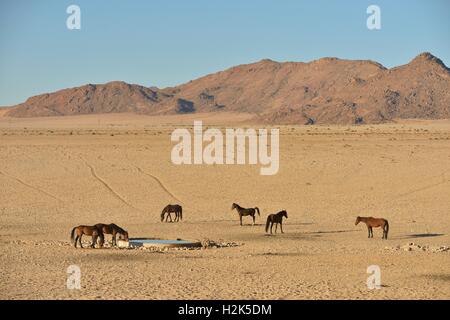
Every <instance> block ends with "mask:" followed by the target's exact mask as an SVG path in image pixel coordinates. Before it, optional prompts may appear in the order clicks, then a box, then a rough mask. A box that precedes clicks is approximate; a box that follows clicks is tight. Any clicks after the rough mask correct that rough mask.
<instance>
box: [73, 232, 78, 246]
mask: <svg viewBox="0 0 450 320" xmlns="http://www.w3.org/2000/svg"><path fill="white" fill-rule="evenodd" d="M77 242H78V235H77V236H76V237H75V243H74V246H75V248H76V247H77Z"/></svg>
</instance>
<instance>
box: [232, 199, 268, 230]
mask: <svg viewBox="0 0 450 320" xmlns="http://www.w3.org/2000/svg"><path fill="white" fill-rule="evenodd" d="M234 209H236V211H237V213H238V214H239V220H240V221H241V226H242V217H244V216H252V218H253V225H255V213H256V212H258V216H260V215H261V214H260V213H259V209H258V207H254V208H242V207H241V206H240V205H238V204H237V203H233V205H232V206H231V210H234Z"/></svg>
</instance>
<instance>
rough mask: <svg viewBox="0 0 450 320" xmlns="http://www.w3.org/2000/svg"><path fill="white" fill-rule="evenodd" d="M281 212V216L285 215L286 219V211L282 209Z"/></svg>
mask: <svg viewBox="0 0 450 320" xmlns="http://www.w3.org/2000/svg"><path fill="white" fill-rule="evenodd" d="M281 213H282V214H283V216H285V217H286V219H287V217H288V216H287V211H286V210H283V211H281Z"/></svg>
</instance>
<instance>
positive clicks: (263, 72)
mask: <svg viewBox="0 0 450 320" xmlns="http://www.w3.org/2000/svg"><path fill="white" fill-rule="evenodd" d="M221 111H232V112H246V113H252V114H254V118H255V120H259V121H261V122H267V123H274V124H316V123H317V124H362V123H382V122H387V121H392V120H394V119H396V118H412V119H414V118H420V119H442V118H450V69H449V68H448V67H447V66H446V65H445V64H444V63H443V62H442V60H440V59H439V58H437V57H435V56H434V55H432V54H431V53H429V52H424V53H421V54H419V55H417V56H416V57H415V58H414V59H412V60H411V61H410V62H409V63H407V64H404V65H400V66H397V67H394V68H390V69H388V68H386V67H384V66H383V65H382V64H380V63H378V62H375V61H371V60H347V59H339V58H334V57H326V58H320V59H317V60H313V61H310V62H277V61H273V60H270V59H263V60H260V61H257V62H254V63H249V64H241V65H237V66H233V67H231V68H228V69H226V70H223V71H219V72H216V73H212V74H208V75H205V76H202V77H200V78H197V79H195V80H191V81H189V82H187V83H184V84H181V85H178V86H175V87H168V88H163V89H159V88H156V87H145V86H141V85H137V84H128V83H125V82H123V81H112V82H108V83H105V84H86V85H83V86H80V87H74V88H68V89H62V90H59V91H56V92H53V93H45V94H41V95H37V96H34V97H30V98H28V99H27V100H26V101H25V102H23V103H21V104H18V105H16V106H13V107H12V108H11V109H10V110H9V111H7V112H6V113H5V116H10V117H37V116H66V115H78V114H96V113H111V112H119V113H120V112H132V113H138V114H148V115H163V114H177V113H179V114H183V113H195V112H221Z"/></svg>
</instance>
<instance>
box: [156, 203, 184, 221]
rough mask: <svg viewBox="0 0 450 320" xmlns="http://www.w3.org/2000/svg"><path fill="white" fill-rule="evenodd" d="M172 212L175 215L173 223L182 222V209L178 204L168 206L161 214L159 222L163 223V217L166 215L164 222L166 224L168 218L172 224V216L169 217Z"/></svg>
mask: <svg viewBox="0 0 450 320" xmlns="http://www.w3.org/2000/svg"><path fill="white" fill-rule="evenodd" d="M172 212H174V213H175V220H174V222H178V221H180V220H183V208H182V207H181V206H180V205H178V204H169V205H167V206H166V207H165V208H164V209H163V210H162V212H161V222H163V221H164V215H165V214H166V213H167V216H166V222H167V219H168V218H170V222H172V216H171V215H170V214H171V213H172Z"/></svg>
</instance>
